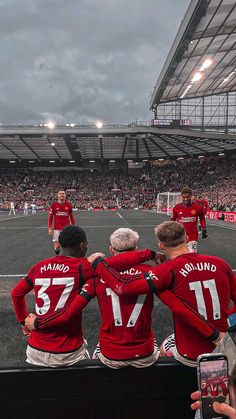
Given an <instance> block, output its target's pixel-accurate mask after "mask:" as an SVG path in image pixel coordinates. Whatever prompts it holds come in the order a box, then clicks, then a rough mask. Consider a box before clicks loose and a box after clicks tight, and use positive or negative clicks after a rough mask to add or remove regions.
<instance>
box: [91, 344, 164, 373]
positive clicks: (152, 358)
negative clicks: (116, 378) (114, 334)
mask: <svg viewBox="0 0 236 419" xmlns="http://www.w3.org/2000/svg"><path fill="white" fill-rule="evenodd" d="M159 355H160V348H159V347H158V345H157V343H156V342H154V351H153V353H152V354H151V355H148V356H145V357H142V358H137V359H127V360H124V361H122V360H114V359H109V358H106V357H105V356H104V355H103V354H102V353H101V349H100V345H99V343H98V344H97V347H96V349H95V351H94V353H93V357H92V359H100V361H101V362H102V363H103V364H104V365H106V366H107V367H109V368H113V369H119V368H126V367H135V368H146V367H150V365H152V364H154V362H156V361H157V359H158V358H159Z"/></svg>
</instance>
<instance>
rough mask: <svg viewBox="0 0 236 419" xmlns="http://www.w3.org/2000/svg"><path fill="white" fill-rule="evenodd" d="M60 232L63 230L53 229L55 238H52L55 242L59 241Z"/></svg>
mask: <svg viewBox="0 0 236 419" xmlns="http://www.w3.org/2000/svg"><path fill="white" fill-rule="evenodd" d="M60 232H61V230H53V238H52V241H53V242H58V238H59V234H60Z"/></svg>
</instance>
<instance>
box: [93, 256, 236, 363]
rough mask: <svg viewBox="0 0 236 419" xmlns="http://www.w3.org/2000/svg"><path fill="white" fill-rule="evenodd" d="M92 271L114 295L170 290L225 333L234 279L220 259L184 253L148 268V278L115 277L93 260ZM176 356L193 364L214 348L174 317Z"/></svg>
mask: <svg viewBox="0 0 236 419" xmlns="http://www.w3.org/2000/svg"><path fill="white" fill-rule="evenodd" d="M93 267H94V268H96V271H97V273H98V274H99V275H100V276H101V277H102V278H103V280H105V281H106V283H107V285H108V286H109V287H110V288H111V289H113V291H115V292H116V293H117V294H118V295H138V294H143V293H145V292H148V291H149V290H150V289H151V290H152V291H153V292H160V291H163V290H164V289H170V290H171V291H172V292H173V293H174V294H175V296H177V297H178V298H179V299H180V300H181V301H182V302H183V303H184V304H186V305H187V306H189V307H190V308H192V309H193V310H195V311H198V313H199V314H200V315H201V316H202V317H203V318H205V319H206V320H207V321H208V322H209V323H210V324H211V325H212V326H214V327H215V328H216V329H218V330H220V331H222V332H225V331H226V329H227V327H228V324H227V317H228V307H229V303H230V299H232V300H233V301H234V302H236V278H235V276H234V274H233V272H232V269H231V268H230V267H229V266H228V264H227V263H226V262H225V261H224V260H222V259H221V258H218V257H215V256H208V255H201V254H196V253H187V254H184V255H181V256H179V257H177V258H175V259H173V260H170V261H168V262H166V263H163V264H162V265H160V266H157V267H154V268H152V274H151V275H150V274H143V275H136V276H133V277H131V276H128V275H119V274H118V273H117V272H116V271H114V270H113V269H112V268H110V267H109V266H107V264H106V262H105V261H104V260H103V259H97V260H96V261H95V262H94V264H93ZM173 321H174V326H175V339H176V346H177V349H178V352H179V353H180V355H182V356H183V357H186V358H188V359H193V360H195V359H196V358H197V356H198V355H200V354H202V353H207V352H212V351H213V350H214V348H215V346H214V344H213V343H211V342H210V341H209V340H207V339H206V338H205V337H203V336H202V335H201V334H200V333H198V332H197V331H196V328H195V323H193V324H192V327H191V326H189V325H187V324H186V323H185V321H184V319H183V318H182V317H181V316H178V314H177V315H176V314H174V315H173Z"/></svg>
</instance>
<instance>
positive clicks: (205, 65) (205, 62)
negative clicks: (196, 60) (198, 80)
mask: <svg viewBox="0 0 236 419" xmlns="http://www.w3.org/2000/svg"><path fill="white" fill-rule="evenodd" d="M212 63H213V61H212V60H211V59H210V58H207V59H206V60H205V61H204V63H203V64H202V65H201V68H200V69H199V71H204V70H206V68H208V67H210V65H211V64H212Z"/></svg>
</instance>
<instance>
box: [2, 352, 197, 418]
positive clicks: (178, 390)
mask: <svg viewBox="0 0 236 419" xmlns="http://www.w3.org/2000/svg"><path fill="white" fill-rule="evenodd" d="M180 383H181V385H180ZM196 386H197V376H196V370H195V369H194V368H190V367H186V366H184V365H183V364H180V363H178V362H177V361H175V360H172V359H169V358H163V359H160V360H159V361H158V363H156V364H154V365H153V366H151V367H148V368H142V369H137V368H132V367H129V368H124V369H121V370H112V369H110V368H107V367H105V366H104V365H102V364H101V363H99V362H98V361H94V360H90V361H89V362H88V361H81V363H80V365H79V366H73V367H67V368H56V369H48V368H41V369H40V368H29V369H27V368H26V369H24V370H22V369H15V370H14V369H12V370H0V393H1V399H2V400H3V401H4V407H5V412H6V413H5V415H4V418H5V419H13V418H16V417H17V418H19V419H64V418H65V417H67V418H75V417H79V418H80V419H134V418H135V419H144V418H148V419H157V418H158V419H170V418H181V419H192V418H193V417H194V412H193V411H191V409H190V403H191V400H190V393H191V392H192V391H194V390H195V389H196V388H197V387H196Z"/></svg>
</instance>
